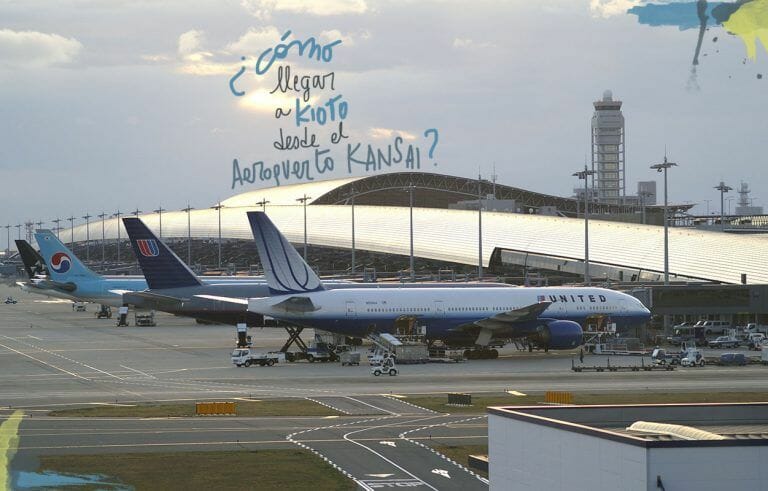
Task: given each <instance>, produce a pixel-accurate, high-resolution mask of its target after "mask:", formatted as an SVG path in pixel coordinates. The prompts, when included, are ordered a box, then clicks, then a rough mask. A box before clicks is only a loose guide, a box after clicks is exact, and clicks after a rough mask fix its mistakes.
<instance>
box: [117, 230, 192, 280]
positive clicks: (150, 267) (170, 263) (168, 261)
mask: <svg viewBox="0 0 768 491" xmlns="http://www.w3.org/2000/svg"><path fill="white" fill-rule="evenodd" d="M123 225H125V230H126V231H127V232H128V237H129V238H130V239H131V246H133V252H134V253H135V254H136V258H137V259H138V260H139V266H140V267H141V271H142V272H143V273H144V277H145V278H146V279H147V286H149V288H150V289H152V290H155V289H163V288H180V287H185V286H199V285H200V284H201V283H200V280H198V279H197V276H195V273H193V272H192V270H191V269H189V267H188V266H187V265H186V264H184V262H183V261H182V260H181V259H179V257H178V256H177V255H176V254H174V253H173V251H172V250H171V249H170V248H169V247H168V246H167V245H165V244H164V243H163V241H161V240H160V239H158V238H157V237H156V236H155V234H153V233H152V231H151V230H149V228H148V227H147V226H146V225H144V222H142V221H141V220H140V219H139V218H136V217H127V218H123Z"/></svg>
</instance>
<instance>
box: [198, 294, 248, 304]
mask: <svg viewBox="0 0 768 491" xmlns="http://www.w3.org/2000/svg"><path fill="white" fill-rule="evenodd" d="M195 296H196V297H197V298H205V299H207V300H217V301H219V302H227V303H235V304H238V305H248V299H247V298H237V297H218V296H216V295H195Z"/></svg>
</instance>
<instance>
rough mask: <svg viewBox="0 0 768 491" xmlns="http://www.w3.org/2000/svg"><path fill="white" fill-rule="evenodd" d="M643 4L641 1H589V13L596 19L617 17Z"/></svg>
mask: <svg viewBox="0 0 768 491" xmlns="http://www.w3.org/2000/svg"><path fill="white" fill-rule="evenodd" d="M641 3H643V2H642V1H640V0H589V11H590V12H592V15H593V16H595V17H603V18H604V19H607V18H608V17H615V16H617V15H621V14H626V13H627V10H629V9H631V8H632V7H635V6H637V5H640V4H641Z"/></svg>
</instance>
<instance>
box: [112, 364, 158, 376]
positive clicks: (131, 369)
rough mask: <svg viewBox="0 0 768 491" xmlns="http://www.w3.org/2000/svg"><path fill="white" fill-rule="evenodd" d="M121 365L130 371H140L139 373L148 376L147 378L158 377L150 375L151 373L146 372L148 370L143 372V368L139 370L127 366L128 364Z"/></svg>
mask: <svg viewBox="0 0 768 491" xmlns="http://www.w3.org/2000/svg"><path fill="white" fill-rule="evenodd" d="M120 366H121V367H123V368H125V369H126V370H130V371H132V372H136V373H138V374H141V375H144V376H145V377H147V378H151V379H157V377H155V376H154V375H150V374H148V373H146V372H142V371H141V370H137V369H135V368H131V367H127V366H125V365H120Z"/></svg>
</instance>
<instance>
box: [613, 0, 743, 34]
mask: <svg viewBox="0 0 768 491" xmlns="http://www.w3.org/2000/svg"><path fill="white" fill-rule="evenodd" d="M696 3H697V2H685V3H670V4H662V5H657V4H648V5H638V6H635V7H632V8H631V9H629V10H628V11H627V13H628V14H633V15H636V16H637V21H638V22H639V23H640V24H644V25H648V26H652V27H660V26H676V27H677V28H679V29H680V30H681V31H685V30H686V29H698V28H699V26H700V25H701V21H700V19H699V14H698V11H697V10H696ZM720 5H728V3H726V2H708V3H707V10H706V14H707V16H708V17H709V18H710V19H712V20H716V21H717V22H722V21H723V20H724V19H715V16H713V15H712V10H714V9H715V8H717V7H719V6H720Z"/></svg>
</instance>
